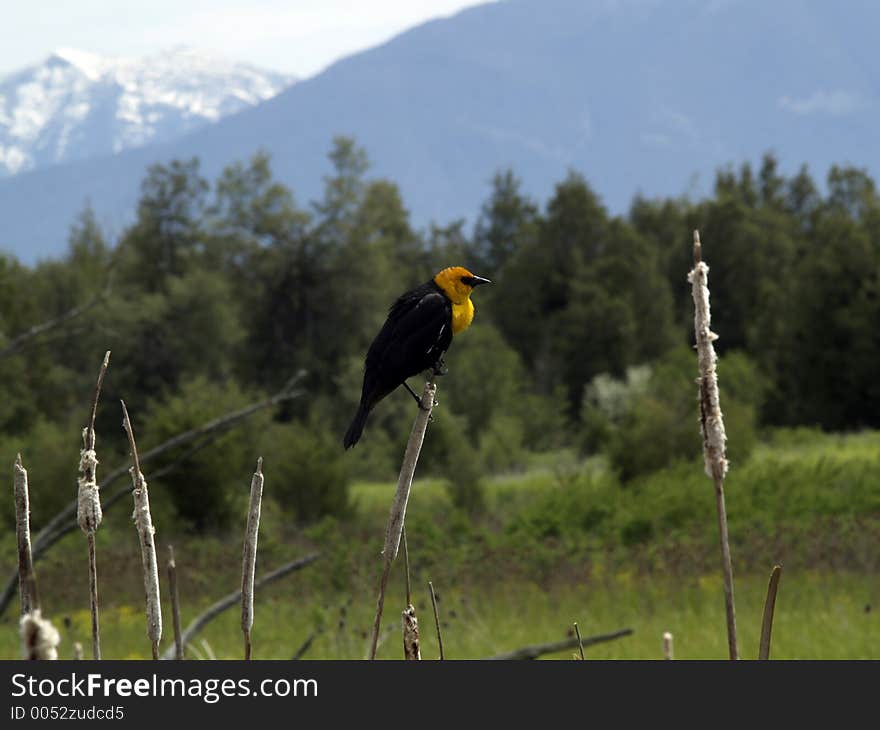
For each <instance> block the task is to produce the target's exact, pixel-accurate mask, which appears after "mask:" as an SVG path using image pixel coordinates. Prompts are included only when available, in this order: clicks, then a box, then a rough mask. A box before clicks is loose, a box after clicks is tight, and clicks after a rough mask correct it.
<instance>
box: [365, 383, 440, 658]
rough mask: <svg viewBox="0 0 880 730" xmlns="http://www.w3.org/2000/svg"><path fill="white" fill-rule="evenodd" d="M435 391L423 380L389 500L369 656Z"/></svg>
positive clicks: (376, 638)
mask: <svg viewBox="0 0 880 730" xmlns="http://www.w3.org/2000/svg"><path fill="white" fill-rule="evenodd" d="M436 393H437V386H436V384H434V383H433V382H432V381H430V380H429V381H426V382H425V389H424V391H423V392H422V400H421V403H420V408H419V412H418V413H417V414H416V418H415V421H414V422H413V427H412V431H411V432H410V435H409V441H408V442H407V444H406V451H405V452H404V455H403V465H402V466H401V468H400V476H399V477H398V479H397V491H396V492H395V493H394V499H393V500H392V502H391V511H390V512H389V514H388V525H387V527H386V529H385V547H384V549H383V551H382V555H383V559H384V565H383V568H382V579H381V581H380V584H379V598H378V600H377V602H376V618H375V620H374V622H373V637H372V640H371V642H370V654H369V658H370V659H375V658H376V649H377V647H378V644H379V629H380V627H381V624H382V609H383V608H384V605H385V588H386V587H387V586H388V576H389V575H390V573H391V564H392V563H393V562H394V559H395V558H396V557H397V551H398V549H399V547H400V536H401V534H402V532H403V523H404V521H405V519H406V505H407V502H408V501H409V491H410V488H411V487H412V480H413V476H414V475H415V471H416V464H418V461H419V454H420V453H421V451H422V443H423V442H424V440H425V431H426V430H427V428H428V420H429V419H430V417H431V411H432V410H433V408H434V396H435V395H436Z"/></svg>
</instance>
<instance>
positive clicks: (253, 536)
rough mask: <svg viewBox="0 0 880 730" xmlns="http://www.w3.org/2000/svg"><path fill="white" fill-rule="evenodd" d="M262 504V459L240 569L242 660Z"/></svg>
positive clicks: (250, 625) (248, 639) (247, 655)
mask: <svg viewBox="0 0 880 730" xmlns="http://www.w3.org/2000/svg"><path fill="white" fill-rule="evenodd" d="M262 503H263V457H262V456H261V457H260V458H259V459H257V470H256V471H255V472H254V476H253V479H251V497H250V502H249V505H248V517H247V528H246V530H245V536H244V550H243V553H244V555H243V557H242V567H241V631H242V633H243V634H244V658H245V659H250V658H251V629H252V628H253V625H254V572H255V571H256V567H257V537H258V536H259V532H260V508H261V505H262Z"/></svg>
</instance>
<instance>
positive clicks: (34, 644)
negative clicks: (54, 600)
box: [19, 608, 61, 660]
mask: <svg viewBox="0 0 880 730" xmlns="http://www.w3.org/2000/svg"><path fill="white" fill-rule="evenodd" d="M19 628H20V631H21V658H22V659H48V660H55V659H57V658H58V645H59V644H60V643H61V635H60V634H59V633H58V629H56V628H55V627H54V626H53V625H52V622H51V621H49V620H48V619H45V618H43V617H42V616H41V615H40V609H39V608H35V609H34V610H33V611H30V612H28V613H26V614H25V615H24V616H22V617H21V621H20V623H19Z"/></svg>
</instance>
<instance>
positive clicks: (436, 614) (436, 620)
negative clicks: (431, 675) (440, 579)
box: [428, 581, 445, 662]
mask: <svg viewBox="0 0 880 730" xmlns="http://www.w3.org/2000/svg"><path fill="white" fill-rule="evenodd" d="M428 592H429V593H430V594H431V606H432V607H433V608H434V626H436V627H437V646H438V647H439V648H440V661H441V662H442V661H443V659H445V657H444V656H443V636H442V635H441V633H440V613H439V612H438V611H437V596H436V594H435V593H434V584H433V583H431V581H428Z"/></svg>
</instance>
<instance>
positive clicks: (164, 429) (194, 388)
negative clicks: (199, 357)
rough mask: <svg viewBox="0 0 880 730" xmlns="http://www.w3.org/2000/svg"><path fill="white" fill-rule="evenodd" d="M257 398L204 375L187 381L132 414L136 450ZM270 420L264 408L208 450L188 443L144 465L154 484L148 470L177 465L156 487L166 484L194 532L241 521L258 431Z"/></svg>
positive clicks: (146, 447) (146, 473)
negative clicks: (146, 407)
mask: <svg viewBox="0 0 880 730" xmlns="http://www.w3.org/2000/svg"><path fill="white" fill-rule="evenodd" d="M253 399H254V398H253V397H249V396H248V395H247V394H245V393H243V392H242V391H241V390H240V389H239V387H238V386H237V385H236V384H235V383H232V382H230V383H226V384H220V383H212V382H209V381H208V380H206V379H204V378H201V377H199V378H196V379H194V380H190V381H187V382H185V383H183V384H182V386H181V387H180V388H179V389H178V390H177V392H176V393H175V394H174V395H172V396H171V397H169V398H167V399H164V400H158V401H153V402H152V403H151V404H150V405H149V407H148V409H147V413H146V414H145V418H144V417H139V415H138V414H137V413H132V414H131V416H132V421H133V425H134V431H135V437H136V438H137V442H138V449H139V450H140V451H141V452H144V451H146V450H147V449H149V448H151V447H153V446H156V445H158V444H160V443H162V442H163V441H165V440H167V439H169V438H171V437H172V436H175V435H177V434H179V433H181V432H183V431H187V430H189V429H191V428H195V427H197V426H200V425H202V424H203V423H205V422H206V421H209V420H211V419H213V418H216V417H218V416H220V415H222V414H224V413H227V412H229V411H232V410H236V409H238V408H241V407H243V406H245V405H246V404H247V403H249V402H251V401H252V400H253ZM270 419H271V415H270V413H269V412H268V411H262V412H259V413H256V414H254V415H252V416H250V417H249V418H248V419H247V420H246V421H244V422H243V423H240V424H239V425H238V426H237V427H236V428H233V429H231V430H230V431H227V432H225V433H223V434H222V435H220V436H219V437H218V438H216V439H215V440H214V441H212V442H211V443H210V444H208V445H206V446H205V447H204V448H193V444H188V445H184V446H182V447H180V448H178V449H176V450H174V451H172V452H169V454H168V455H167V456H165V457H164V458H163V459H162V460H161V461H160V462H152V463H151V464H150V466H149V468H145V469H144V472H145V475H146V477H147V482H148V483H150V484H151V486H152V481H151V477H150V474H151V473H155V472H157V471H158V470H159V469H162V468H164V467H166V466H168V465H171V464H174V467H173V469H172V470H171V471H170V472H168V473H167V474H166V475H165V476H163V477H162V479H161V481H159V482H157V486H158V485H161V486H163V487H167V496H168V499H169V500H171V501H172V502H173V504H174V507H175V510H176V512H177V515H178V516H179V517H180V519H181V520H182V521H183V522H184V523H185V524H186V525H187V526H189V527H190V528H192V529H194V530H196V531H199V532H203V531H206V530H211V529H217V528H223V527H226V526H228V525H229V524H230V523H231V522H232V521H233V520H241V519H242V516H243V515H244V514H245V510H246V509H247V499H248V494H249V490H248V487H249V485H250V481H251V475H252V474H253V472H254V469H255V468H256V462H257V457H258V456H259V455H260V454H259V452H258V450H257V444H256V435H257V434H260V433H261V432H262V431H263V430H264V429H265V428H266V426H267V424H268V423H269V421H270Z"/></svg>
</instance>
